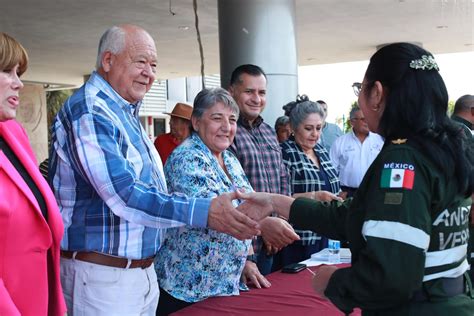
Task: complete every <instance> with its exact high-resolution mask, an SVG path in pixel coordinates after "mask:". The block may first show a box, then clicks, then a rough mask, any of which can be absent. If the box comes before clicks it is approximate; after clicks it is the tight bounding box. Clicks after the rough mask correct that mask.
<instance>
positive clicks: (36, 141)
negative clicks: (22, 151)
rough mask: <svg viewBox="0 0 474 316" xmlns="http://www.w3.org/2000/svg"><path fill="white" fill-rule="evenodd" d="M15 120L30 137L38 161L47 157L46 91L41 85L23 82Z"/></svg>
mask: <svg viewBox="0 0 474 316" xmlns="http://www.w3.org/2000/svg"><path fill="white" fill-rule="evenodd" d="M16 119H17V121H18V122H20V123H21V125H23V127H24V128H25V130H26V133H27V134H28V137H29V138H30V143H31V147H32V148H33V151H34V152H35V154H36V160H37V161H38V163H40V162H41V161H43V160H44V159H46V158H47V157H48V122H47V120H48V114H47V108H46V92H45V90H44V88H43V87H42V86H41V85H34V84H25V86H24V87H23V89H21V90H20V106H19V107H18V110H17V117H16Z"/></svg>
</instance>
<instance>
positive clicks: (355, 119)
mask: <svg viewBox="0 0 474 316" xmlns="http://www.w3.org/2000/svg"><path fill="white" fill-rule="evenodd" d="M350 120H351V121H361V122H365V117H353V118H351V119H350Z"/></svg>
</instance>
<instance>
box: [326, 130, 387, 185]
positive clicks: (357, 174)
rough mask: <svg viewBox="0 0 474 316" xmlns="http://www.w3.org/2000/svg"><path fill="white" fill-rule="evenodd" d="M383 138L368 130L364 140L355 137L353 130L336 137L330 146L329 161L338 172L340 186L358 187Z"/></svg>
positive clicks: (381, 144) (380, 146)
mask: <svg viewBox="0 0 474 316" xmlns="http://www.w3.org/2000/svg"><path fill="white" fill-rule="evenodd" d="M383 143H384V141H383V138H382V137H381V136H380V135H378V134H375V133H372V132H369V135H368V136H367V137H366V138H365V140H364V142H363V143H361V141H360V140H359V139H358V138H357V137H356V135H355V134H354V131H351V132H350V133H347V134H344V135H342V136H340V137H339V138H337V139H336V140H335V142H334V143H333V144H332V146H331V151H330V153H329V154H330V157H331V161H332V163H333V165H334V167H335V168H336V170H337V171H338V172H339V180H340V183H341V185H342V186H346V187H351V188H358V187H359V185H360V183H361V181H362V178H363V177H364V175H365V172H366V171H367V169H368V168H369V166H370V164H372V162H373V161H374V159H375V157H377V155H378V154H379V152H380V150H381V149H382V146H383Z"/></svg>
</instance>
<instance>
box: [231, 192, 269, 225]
mask: <svg viewBox="0 0 474 316" xmlns="http://www.w3.org/2000/svg"><path fill="white" fill-rule="evenodd" d="M237 196H238V198H239V199H241V200H242V199H243V200H245V201H244V202H243V203H242V204H240V205H239V206H237V209H238V210H239V211H240V212H242V213H244V214H246V215H247V216H249V217H250V218H252V219H254V220H256V221H259V220H261V219H262V218H265V217H267V216H268V215H270V214H271V213H272V212H273V205H272V198H271V195H270V193H266V192H249V193H245V192H241V191H237Z"/></svg>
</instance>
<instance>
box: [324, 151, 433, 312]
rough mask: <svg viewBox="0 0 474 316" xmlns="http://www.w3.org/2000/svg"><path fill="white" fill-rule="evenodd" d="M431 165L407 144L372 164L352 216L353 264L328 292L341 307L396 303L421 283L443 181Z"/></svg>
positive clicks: (349, 219)
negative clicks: (436, 196)
mask: <svg viewBox="0 0 474 316" xmlns="http://www.w3.org/2000/svg"><path fill="white" fill-rule="evenodd" d="M429 169H430V168H429V167H427V162H426V161H423V157H421V155H420V154H419V153H417V152H416V151H415V150H413V149H412V148H410V147H408V146H407V145H398V146H396V145H393V146H388V148H386V149H385V150H384V151H382V152H381V154H380V155H379V157H378V158H377V159H376V160H375V162H374V163H373V164H372V166H371V167H370V168H369V170H368V172H367V174H366V177H365V178H364V180H363V182H362V184H361V186H360V188H359V191H358V194H357V196H356V197H355V198H354V201H353V203H352V205H351V209H350V211H349V213H350V214H351V216H348V217H347V218H346V229H347V230H348V239H349V242H350V243H351V250H352V254H353V260H352V266H351V267H350V268H344V269H339V270H338V271H336V272H335V273H334V274H333V276H332V277H331V279H330V281H329V284H328V287H327V289H326V291H325V295H326V296H327V297H328V298H329V299H330V300H331V301H332V302H333V303H334V304H335V305H336V306H337V307H338V308H340V309H341V310H343V311H351V310H352V308H354V307H360V308H362V309H363V310H371V309H384V308H392V307H396V306H398V305H400V304H404V303H407V302H408V301H409V300H410V298H411V296H412V295H413V292H414V291H416V290H417V289H419V288H420V287H421V284H422V280H423V275H424V265H425V251H426V250H427V249H428V247H429V243H430V231H431V217H430V206H431V203H432V202H433V201H432V196H431V192H432V189H433V187H434V186H435V184H434V183H436V182H437V181H436V180H435V179H433V176H432V175H431V173H430V171H429Z"/></svg>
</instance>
